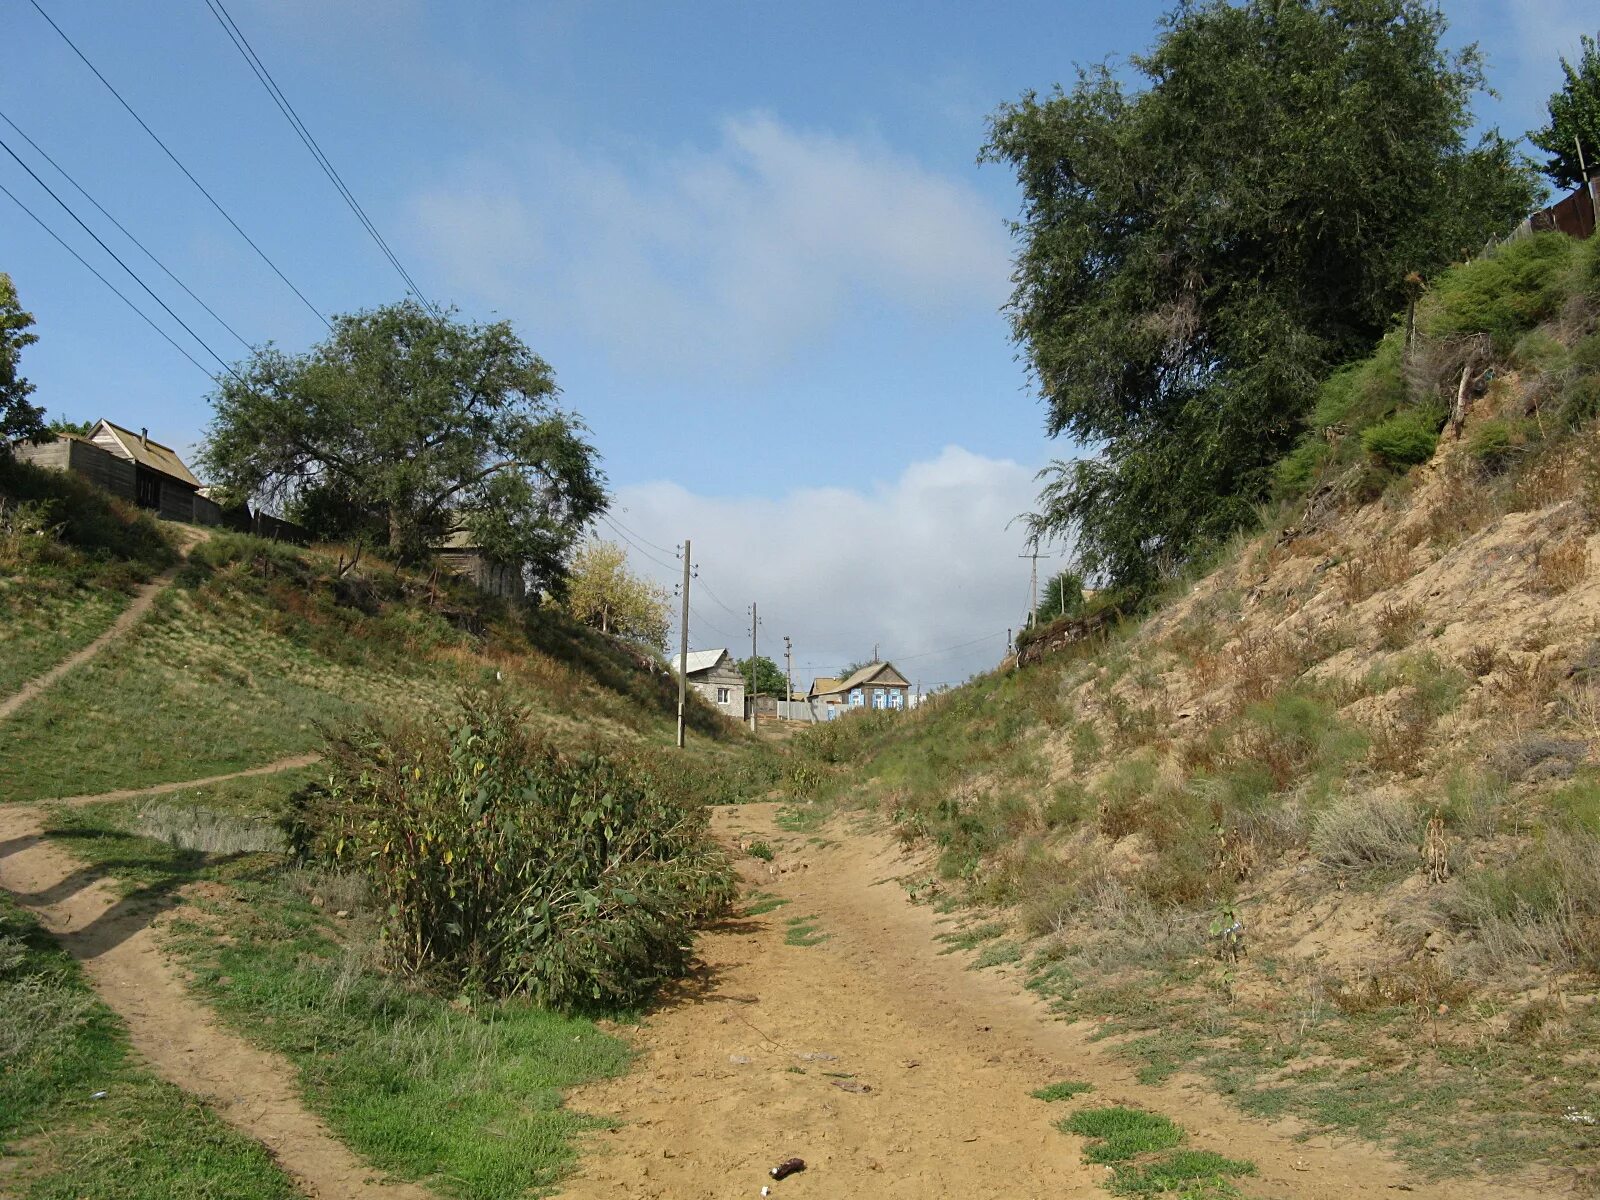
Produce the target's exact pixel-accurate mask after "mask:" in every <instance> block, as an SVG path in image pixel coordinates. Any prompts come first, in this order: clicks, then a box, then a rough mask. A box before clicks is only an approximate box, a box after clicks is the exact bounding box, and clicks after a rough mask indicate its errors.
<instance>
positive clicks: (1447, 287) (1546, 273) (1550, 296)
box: [1417, 233, 1577, 353]
mask: <svg viewBox="0 0 1600 1200" xmlns="http://www.w3.org/2000/svg"><path fill="white" fill-rule="evenodd" d="M1576 246H1577V243H1576V242H1574V241H1573V239H1571V238H1569V237H1566V236H1565V235H1563V234H1559V233H1541V234H1535V235H1534V236H1533V237H1529V238H1520V239H1518V240H1516V241H1513V242H1507V243H1505V244H1504V245H1502V246H1500V247H1499V248H1498V249H1497V250H1495V251H1493V252H1492V253H1489V254H1486V255H1484V256H1483V257H1482V258H1479V259H1476V260H1474V261H1473V262H1469V263H1465V264H1463V265H1461V266H1458V267H1456V268H1454V269H1453V270H1451V271H1448V272H1446V273H1445V274H1444V275H1442V276H1440V277H1439V279H1438V280H1437V281H1436V282H1435V284H1434V287H1433V291H1432V292H1431V293H1430V294H1429V295H1428V297H1427V298H1426V299H1425V300H1424V301H1423V302H1422V304H1421V305H1420V306H1419V307H1418V312H1417V318H1418V325H1419V327H1420V328H1421V329H1422V331H1423V333H1424V334H1426V335H1427V336H1429V337H1433V338H1451V337H1463V336H1471V335H1473V334H1479V333H1483V334H1488V335H1489V336H1490V338H1492V339H1493V341H1494V344H1495V348H1496V349H1497V350H1498V351H1500V352H1501V353H1505V352H1507V351H1509V350H1510V349H1511V347H1512V346H1513V345H1514V344H1515V343H1516V341H1517V339H1518V338H1519V337H1520V336H1521V335H1522V334H1524V333H1526V332H1527V331H1528V330H1530V329H1532V328H1533V327H1534V326H1535V325H1537V324H1539V322H1541V321H1544V320H1546V319H1548V318H1550V317H1553V316H1555V315H1556V313H1557V311H1559V309H1560V308H1561V305H1562V303H1563V302H1564V301H1565V300H1566V298H1567V291H1568V287H1569V284H1570V279H1571V272H1570V269H1571V267H1572V265H1573V262H1574V255H1573V251H1574V248H1575V247H1576Z"/></svg>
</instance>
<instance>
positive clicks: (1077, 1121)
mask: <svg viewBox="0 0 1600 1200" xmlns="http://www.w3.org/2000/svg"><path fill="white" fill-rule="evenodd" d="M1061 1128H1062V1130H1063V1131H1064V1132H1066V1133H1075V1134H1077V1135H1078V1136H1079V1137H1085V1138H1088V1139H1090V1142H1089V1146H1088V1148H1087V1149H1085V1151H1084V1154H1083V1156H1084V1158H1085V1159H1087V1160H1088V1161H1089V1162H1092V1163H1121V1162H1127V1161H1128V1160H1129V1159H1131V1158H1133V1157H1134V1156H1135V1155H1139V1154H1148V1153H1151V1152H1152V1151H1156V1150H1170V1149H1171V1148H1172V1147H1174V1146H1176V1145H1178V1143H1180V1142H1182V1141H1183V1130H1182V1129H1180V1128H1178V1126H1177V1125H1175V1124H1173V1122H1172V1121H1171V1119H1170V1118H1167V1117H1163V1116H1162V1115H1161V1114H1160V1113H1152V1112H1144V1111H1143V1110H1141V1109H1137V1108H1086V1109H1083V1110H1082V1111H1080V1112H1075V1113H1073V1114H1072V1115H1071V1116H1070V1117H1067V1118H1066V1119H1065V1120H1064V1121H1062V1122H1061Z"/></svg>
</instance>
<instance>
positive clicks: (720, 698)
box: [717, 687, 733, 704]
mask: <svg viewBox="0 0 1600 1200" xmlns="http://www.w3.org/2000/svg"><path fill="white" fill-rule="evenodd" d="M732 699H733V692H732V691H730V690H729V689H728V688H725V687H719V688H718V689H717V703H718V704H727V703H728V702H729V701H731V700H732Z"/></svg>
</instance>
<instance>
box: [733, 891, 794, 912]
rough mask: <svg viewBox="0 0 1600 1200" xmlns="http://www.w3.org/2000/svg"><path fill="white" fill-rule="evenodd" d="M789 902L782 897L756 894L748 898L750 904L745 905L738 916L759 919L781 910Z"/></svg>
mask: <svg viewBox="0 0 1600 1200" xmlns="http://www.w3.org/2000/svg"><path fill="white" fill-rule="evenodd" d="M788 903H789V901H788V900H786V899H785V898H784V897H782V896H774V895H772V894H771V893H770V892H757V893H755V895H753V896H751V897H750V903H749V904H747V905H745V907H744V910H743V911H742V912H741V913H740V914H739V915H740V916H744V917H761V916H765V915H766V914H767V913H769V912H772V911H774V910H776V909H780V908H782V907H783V906H784V905H785V904H788Z"/></svg>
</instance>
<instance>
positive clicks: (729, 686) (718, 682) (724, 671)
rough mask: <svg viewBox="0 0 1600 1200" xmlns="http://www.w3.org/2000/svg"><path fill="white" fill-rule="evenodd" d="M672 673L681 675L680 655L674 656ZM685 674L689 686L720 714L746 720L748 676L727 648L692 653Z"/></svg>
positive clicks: (690, 652) (693, 651)
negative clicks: (679, 669) (743, 672)
mask: <svg viewBox="0 0 1600 1200" xmlns="http://www.w3.org/2000/svg"><path fill="white" fill-rule="evenodd" d="M672 672H673V674H677V673H678V656H677V655H676V654H674V655H673V656H672ZM683 675H684V678H685V679H686V680H687V681H688V684H689V686H690V687H692V688H693V689H694V690H695V691H697V692H699V693H700V694H701V695H702V696H704V697H705V699H706V702H707V703H709V704H710V705H711V706H712V707H713V708H715V709H716V710H717V711H718V712H724V713H727V714H728V716H730V717H732V718H733V719H734V720H736V721H742V720H744V692H745V687H744V676H743V675H741V674H740V673H739V668H738V666H737V665H736V664H735V663H734V659H733V655H731V654H729V653H728V651H727V648H726V647H724V648H722V649H720V650H691V651H689V661H688V670H686V671H684V672H683Z"/></svg>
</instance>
